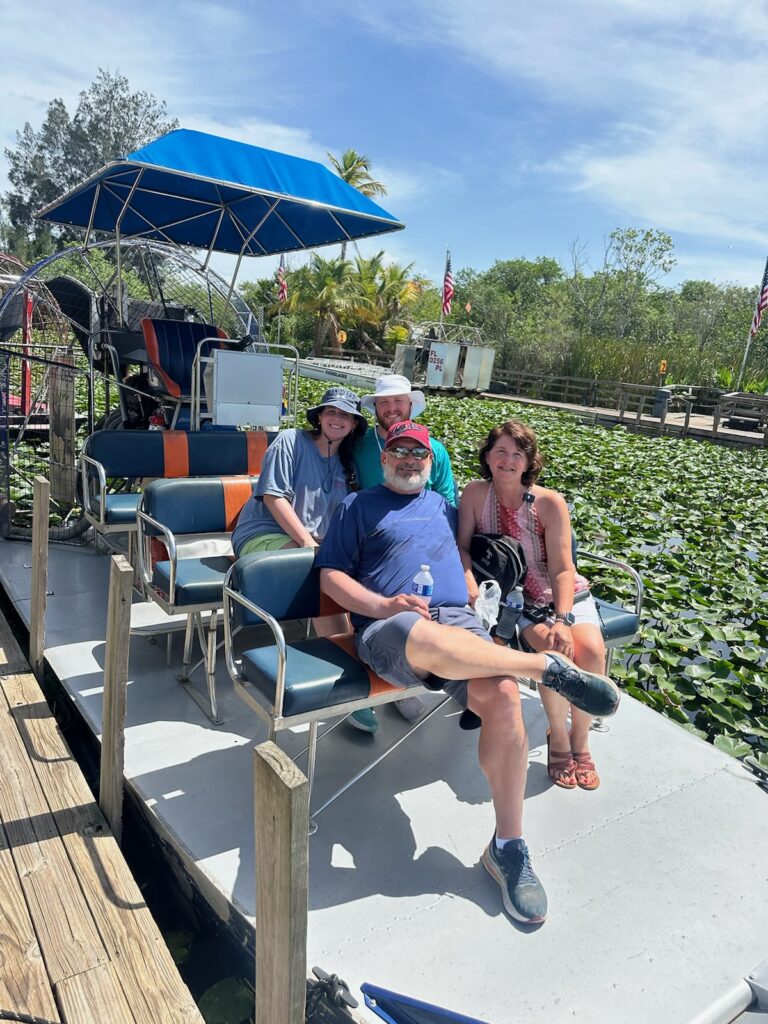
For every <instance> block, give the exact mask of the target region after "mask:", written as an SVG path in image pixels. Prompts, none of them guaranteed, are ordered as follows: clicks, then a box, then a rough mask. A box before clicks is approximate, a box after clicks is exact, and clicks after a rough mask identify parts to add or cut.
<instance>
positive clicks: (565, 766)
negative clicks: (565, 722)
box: [547, 729, 577, 789]
mask: <svg viewBox="0 0 768 1024" xmlns="http://www.w3.org/2000/svg"><path fill="white" fill-rule="evenodd" d="M547 772H548V773H549V777H550V779H552V781H553V782H554V784H555V785H556V786H560V788H561V789H575V788H576V785H577V783H576V761H575V760H574V757H573V754H572V753H571V751H570V750H552V748H551V747H550V745H549V729H547Z"/></svg>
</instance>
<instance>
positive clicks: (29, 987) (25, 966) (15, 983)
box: [0, 825, 58, 1020]
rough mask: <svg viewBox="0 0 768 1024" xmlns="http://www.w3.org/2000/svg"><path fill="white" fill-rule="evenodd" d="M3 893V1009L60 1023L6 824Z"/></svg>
mask: <svg viewBox="0 0 768 1024" xmlns="http://www.w3.org/2000/svg"><path fill="white" fill-rule="evenodd" d="M0 894H2V899H0V951H2V952H1V953H0V963H2V970H0V1007H3V1008H5V1009H7V1008H10V1007H13V1009H14V1010H16V1011H17V1012H21V1013H27V1014H31V1015H32V1016H35V1017H44V1018H45V1019H47V1020H56V1018H57V1017H58V1010H57V1008H56V1003H55V1001H54V998H53V992H52V990H51V986H50V985H49V984H48V975H47V974H46V970H45V965H44V964H43V958H42V955H41V953H40V946H39V944H38V941H37V936H36V935H35V930H34V928H33V927H32V921H31V920H30V917H29V911H28V909H27V904H26V901H25V899H24V894H23V893H22V891H21V883H20V881H19V877H18V875H17V874H16V868H15V866H14V863H13V856H12V854H11V848H10V844H9V842H8V837H7V836H6V834H5V830H4V829H3V827H2V825H0Z"/></svg>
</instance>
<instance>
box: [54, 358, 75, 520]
mask: <svg viewBox="0 0 768 1024" xmlns="http://www.w3.org/2000/svg"><path fill="white" fill-rule="evenodd" d="M54 358H55V360H56V362H55V363H54V364H53V366H51V368H50V377H49V390H48V408H49V409H50V416H51V494H52V495H53V499H54V501H59V502H63V503H67V504H70V505H71V504H73V503H74V501H75V464H76V462H77V456H76V453H75V365H74V364H75V361H74V359H73V357H72V356H71V355H69V354H68V353H66V352H62V351H61V350H57V351H56V353H55V356H54Z"/></svg>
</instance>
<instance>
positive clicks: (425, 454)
mask: <svg viewBox="0 0 768 1024" xmlns="http://www.w3.org/2000/svg"><path fill="white" fill-rule="evenodd" d="M431 454H432V452H431V451H430V450H429V448H387V455H394V456H395V458H396V459H418V460H419V461H420V462H425V461H426V460H427V459H428V458H429V457H430V455H431Z"/></svg>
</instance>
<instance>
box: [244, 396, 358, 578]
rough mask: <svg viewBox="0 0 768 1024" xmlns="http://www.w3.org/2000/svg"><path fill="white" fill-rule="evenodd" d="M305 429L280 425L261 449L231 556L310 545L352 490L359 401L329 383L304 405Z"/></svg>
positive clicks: (353, 487)
mask: <svg viewBox="0 0 768 1024" xmlns="http://www.w3.org/2000/svg"><path fill="white" fill-rule="evenodd" d="M307 419H308V421H309V423H310V427H311V429H309V430H299V429H291V430H281V431H280V433H279V434H278V435H277V437H276V438H275V440H274V441H273V442H272V444H271V445H270V446H269V448H268V449H267V451H266V453H265V455H264V459H263V461H262V466H261V473H260V475H259V480H258V483H257V484H256V487H255V489H254V494H253V497H252V498H251V499H250V500H249V501H248V502H247V504H246V505H245V507H244V508H243V511H242V512H241V513H240V518H239V519H238V522H237V526H236V527H235V531H234V533H233V534H232V547H233V548H234V551H235V555H236V556H237V557H238V558H240V557H241V556H242V555H249V554H252V553H253V552H255V551H278V550H280V549H282V548H305V547H308V548H316V547H317V546H318V545H319V543H320V541H321V540H322V539H323V537H324V536H325V531H326V530H327V528H328V523H329V522H330V520H331V516H332V515H333V513H334V512H335V511H336V508H337V506H338V505H340V504H341V502H342V501H343V500H344V498H345V497H346V496H347V494H348V493H349V492H350V490H356V488H357V485H356V481H355V470H354V463H353V461H352V449H353V447H354V445H355V443H356V441H357V439H358V438H359V437H361V436H362V435H363V434H364V433H365V431H366V428H367V423H366V419H365V416H364V415H363V414H362V412H361V411H360V400H359V399H358V397H357V395H356V394H355V393H354V392H353V391H350V390H349V389H348V388H342V387H333V388H329V389H328V390H327V391H326V392H325V394H324V395H323V397H322V399H321V401H320V403H319V404H318V405H316V406H314V407H313V408H311V409H308V410H307Z"/></svg>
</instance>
